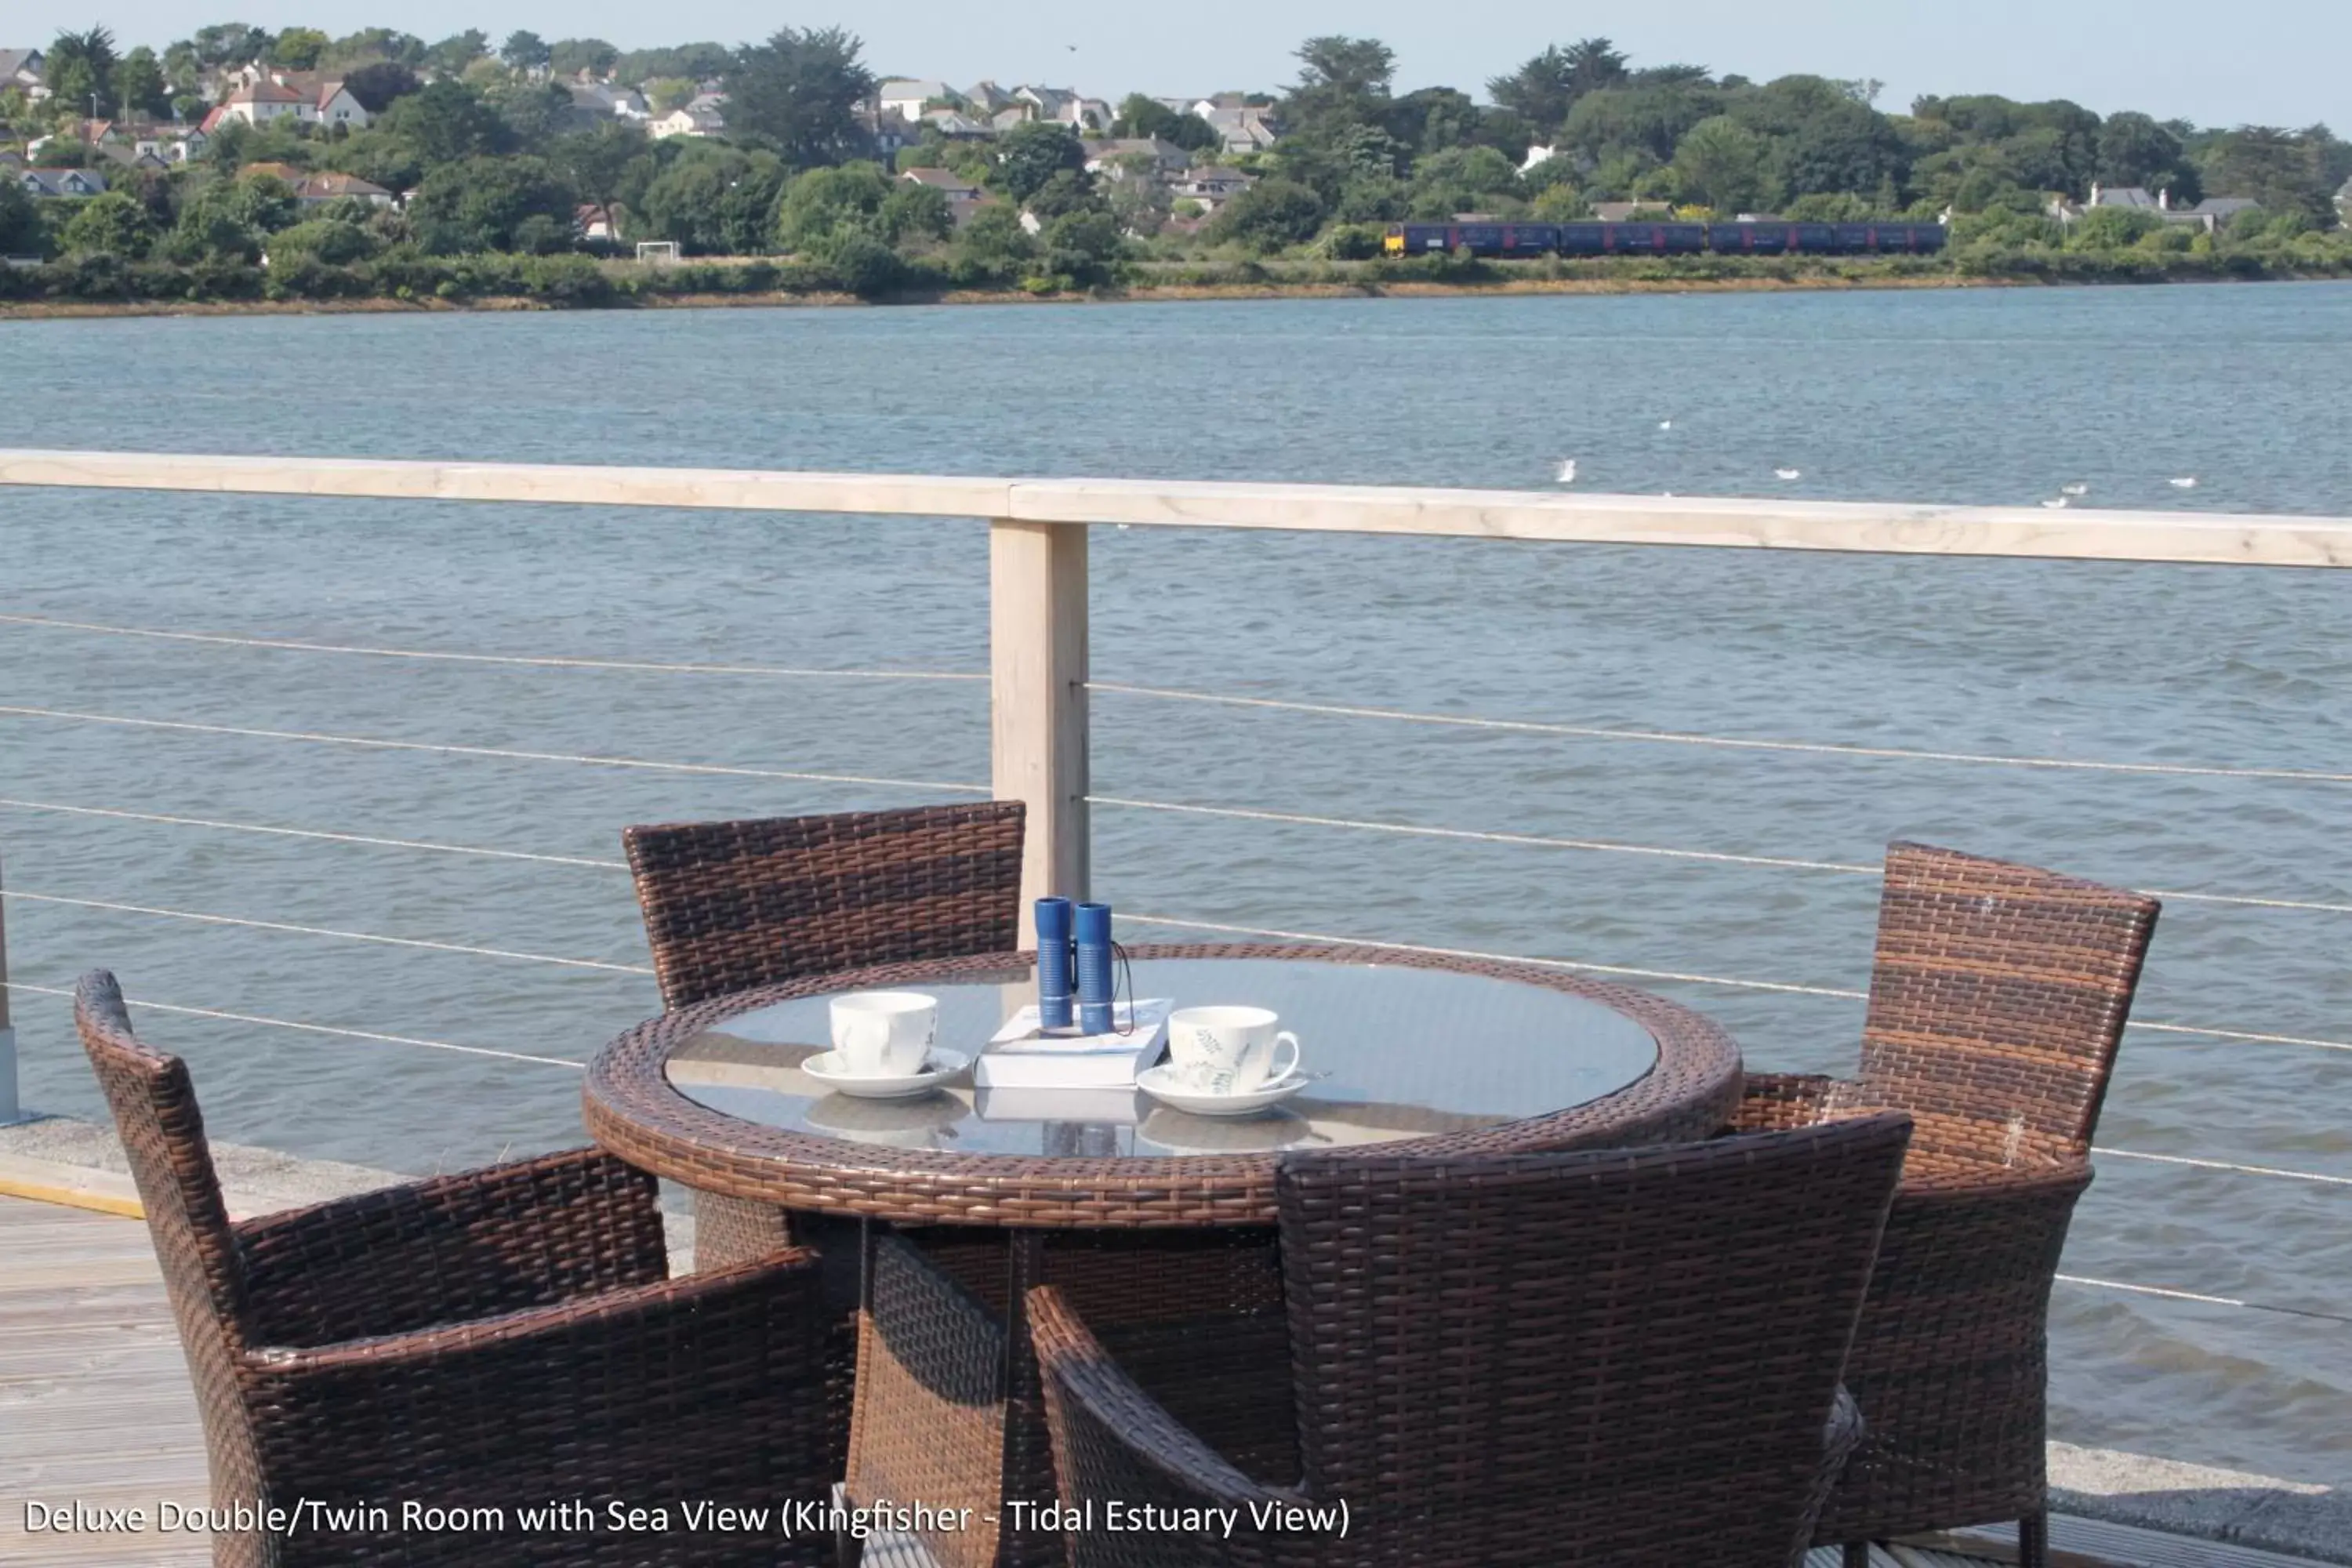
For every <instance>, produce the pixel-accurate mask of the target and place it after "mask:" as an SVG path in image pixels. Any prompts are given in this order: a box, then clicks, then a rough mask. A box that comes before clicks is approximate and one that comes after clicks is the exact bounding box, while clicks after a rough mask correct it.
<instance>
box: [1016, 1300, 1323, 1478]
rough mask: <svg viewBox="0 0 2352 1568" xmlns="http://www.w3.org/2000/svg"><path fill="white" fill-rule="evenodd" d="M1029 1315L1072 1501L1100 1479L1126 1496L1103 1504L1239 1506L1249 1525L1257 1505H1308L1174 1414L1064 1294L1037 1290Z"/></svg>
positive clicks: (1057, 1465)
mask: <svg viewBox="0 0 2352 1568" xmlns="http://www.w3.org/2000/svg"><path fill="white" fill-rule="evenodd" d="M1028 1309H1029V1332H1030V1337H1031V1339H1032V1340H1033V1341H1034V1343H1035V1345H1036V1347H1037V1361H1038V1369H1039V1372H1040V1373H1041V1374H1042V1376H1043V1378H1044V1382H1045V1398H1046V1402H1047V1405H1048V1408H1049V1409H1051V1410H1052V1411H1053V1418H1052V1427H1053V1432H1054V1450H1055V1452H1054V1458H1055V1468H1056V1469H1057V1471H1058V1472H1059V1474H1060V1475H1061V1477H1062V1488H1063V1493H1064V1497H1065V1499H1066V1500H1067V1499H1071V1498H1074V1497H1085V1496H1087V1495H1092V1494H1094V1492H1095V1489H1096V1486H1097V1485H1098V1484H1099V1482H1100V1481H1101V1480H1103V1479H1108V1478H1113V1477H1116V1478H1118V1479H1119V1480H1120V1481H1122V1482H1125V1483H1128V1489H1126V1490H1124V1492H1123V1493H1122V1492H1121V1491H1115V1490H1112V1489H1108V1488H1104V1489H1102V1490H1101V1493H1100V1495H1099V1496H1097V1502H1098V1503H1099V1502H1100V1501H1102V1500H1104V1499H1105V1498H1108V1497H1118V1496H1122V1495H1124V1496H1125V1497H1127V1498H1129V1499H1133V1500H1147V1501H1153V1502H1160V1503H1170V1504H1173V1505H1175V1506H1178V1507H1196V1508H1237V1509H1241V1510H1244V1515H1243V1517H1244V1520H1246V1519H1247V1518H1248V1513H1247V1511H1246V1510H1249V1509H1250V1508H1251V1507H1252V1506H1253V1505H1263V1506H1279V1505H1283V1504H1305V1503H1307V1497H1306V1495H1305V1494H1304V1493H1302V1492H1299V1491H1296V1490H1293V1489H1288V1488H1281V1487H1270V1486H1266V1485H1265V1484H1263V1483H1261V1482H1259V1481H1256V1480H1254V1479H1251V1478H1250V1477H1249V1476H1247V1475H1245V1474H1244V1473H1243V1472H1242V1470H1241V1469H1240V1468H1238V1467H1236V1466H1235V1465H1234V1464H1233V1463H1232V1462H1231V1461H1229V1460H1228V1459H1226V1458H1225V1457H1224V1456H1223V1455H1222V1454H1220V1453H1218V1452H1217V1451H1216V1450H1215V1449H1214V1448H1212V1447H1209V1445H1208V1444H1206V1443H1204V1442H1202V1440H1201V1439H1200V1438H1199V1437H1197V1436H1193V1434H1192V1432H1191V1431H1190V1430H1188V1429H1187V1428H1186V1427H1185V1426H1183V1425H1182V1424H1181V1422H1179V1421H1177V1420H1176V1418H1175V1417H1174V1416H1172V1415H1169V1414H1168V1412H1167V1410H1166V1409H1165V1408H1164V1407H1163V1406H1162V1405H1160V1402H1159V1401H1158V1400H1155V1399H1153V1398H1152V1397H1151V1395H1150V1394H1147V1393H1145V1392H1144V1391H1143V1389H1142V1387H1141V1386H1140V1385H1139V1384H1137V1383H1136V1382H1135V1380H1134V1379H1133V1378H1131V1377H1129V1375H1128V1374H1127V1373H1126V1372H1125V1371H1124V1370H1123V1369H1122V1368H1121V1367H1120V1366H1119V1364H1118V1363H1117V1362H1116V1361H1114V1360H1112V1359H1111V1356H1110V1353H1109V1352H1108V1351H1106V1350H1104V1349H1103V1346H1102V1342H1100V1341H1099V1340H1097V1339H1096V1338H1095V1336H1094V1333H1093V1331H1091V1330H1089V1329H1088V1328H1087V1325H1086V1323H1085V1322H1084V1321H1082V1320H1081V1319H1080V1318H1079V1317H1078V1315H1077V1313H1076V1311H1074V1310H1072V1309H1071V1307H1070V1304H1069V1302H1068V1301H1067V1300H1066V1299H1065V1298H1064V1296H1063V1295H1062V1293H1061V1291H1059V1290H1058V1289H1055V1288H1054V1287H1053V1286H1051V1285H1040V1286H1036V1287H1034V1289H1031V1290H1030V1292H1029V1295H1028ZM1087 1449H1091V1450H1093V1451H1092V1452H1087V1451H1086V1450H1087ZM1097 1512H1099V1509H1098V1510H1097Z"/></svg>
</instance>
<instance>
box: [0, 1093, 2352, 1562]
mask: <svg viewBox="0 0 2352 1568" xmlns="http://www.w3.org/2000/svg"><path fill="white" fill-rule="evenodd" d="M213 1162H214V1164H215V1168H216V1169H217V1170H218V1171H219V1173H220V1179H221V1188H222V1192H223V1194H224V1195H225V1196H226V1198H227V1200H228V1205H229V1210H230V1213H231V1214H232V1215H236V1217H239V1218H243V1217H245V1216H247V1215H256V1214H268V1213H271V1212H273V1211H275V1210H278V1209H284V1208H293V1207H298V1206H300V1205H306V1204H314V1203H321V1202H324V1201H326V1200H328V1199H330V1198H335V1197H341V1196H344V1195H346V1194H352V1193H361V1192H367V1191H370V1190H372V1189H374V1188H377V1187H384V1186H392V1185H394V1184H398V1183H402V1182H407V1181H414V1180H415V1179H416V1178H415V1177H414V1176H410V1175H404V1174H403V1173H399V1172H395V1171H383V1170H376V1169H373V1168H371V1167H369V1166H365V1165H350V1164H344V1163H340V1162H337V1161H332V1160H310V1159H304V1158H300V1157H299V1156H296V1155H292V1154H285V1153H281V1152H278V1151H276V1150H272V1149H258V1148H254V1147H251V1146H249V1145H245V1144H237V1143H215V1144H214V1145H213ZM129 1170H130V1165H129V1163H128V1162H127V1161H126V1160H125V1159H124V1157H123V1153H122V1146H121V1142H119V1141H118V1140H117V1139H116V1137H115V1134H114V1130H113V1129H112V1128H111V1127H106V1126H101V1125H100V1124H98V1123H95V1122H89V1121H76V1120H74V1119H72V1118H68V1117H61V1116H49V1117H39V1116H37V1118H36V1120H33V1121H26V1122H19V1123H17V1124H16V1125H15V1126H11V1127H0V1192H10V1193H13V1194H15V1195H18V1196H25V1197H43V1196H44V1190H46V1192H47V1194H53V1195H49V1196H47V1199H46V1201H50V1202H66V1203H76V1202H77V1198H78V1197H80V1198H86V1199H88V1200H89V1201H85V1202H80V1203H79V1204H78V1206H82V1207H90V1208H100V1209H103V1210H105V1211H106V1212H109V1213H115V1214H123V1213H130V1214H136V1213H137V1212H138V1209H137V1202H136V1200H137V1194H136V1193H135V1192H133V1191H132V1189H131V1184H130V1177H129ZM663 1219H664V1222H665V1224H666V1225H667V1227H668V1232H669V1241H670V1256H671V1259H672V1264H673V1267H674V1268H677V1269H678V1270H679V1271H681V1272H683V1271H685V1270H687V1269H690V1268H692V1267H693V1257H694V1254H693V1247H694V1220H693V1216H692V1215H687V1214H681V1213H677V1212H675V1211H674V1210H673V1209H672V1208H670V1207H669V1205H665V1213H664V1215H663ZM2050 1506H2051V1510H2052V1511H2053V1512H2055V1513H2062V1514H2071V1515H2074V1516H2075V1517H2077V1518H2081V1519H2093V1520H2103V1521H2106V1522H2108V1523H2112V1524H2126V1525H2134V1526H2137V1527H2138V1528H2140V1529H2144V1530H2153V1531H2164V1532H2167V1533H2169V1534H2174V1535H2185V1536H2192V1537H2197V1538H2200V1539H2202V1540H2207V1541H2218V1542H2229V1543H2231V1544H2233V1545H2240V1546H2250V1547H2254V1548H2257V1549H2259V1550H2262V1551H2265V1552H2281V1553H2284V1554H2285V1555H2288V1556H2292V1557H2304V1558H2309V1559H2313V1560H2315V1561H2318V1562H2323V1563H2347V1564H2352V1489H2347V1488H2345V1487H2341V1486H2334V1487H2331V1486H2325V1485H2318V1484H2315V1483H2311V1482H2305V1481H2290V1480H2282V1479H2277V1478H2275V1477H2271V1476H2258V1475H2252V1474H2248V1473H2247V1472H2245V1471H2242V1470H2225V1469H2219V1468H2213V1467H2211V1466H2206V1465H2190V1464H2184V1463H2181V1462H2180V1461H2179V1460H2174V1459H2161V1458H2152V1457H2149V1456H2146V1455H2140V1454H2126V1453H2122V1452H2119V1451H2117V1450H2115V1449H2109V1448H2088V1447H2081V1446H2079V1445H2076V1444H2073V1443H2053V1444H2051V1445H2050Z"/></svg>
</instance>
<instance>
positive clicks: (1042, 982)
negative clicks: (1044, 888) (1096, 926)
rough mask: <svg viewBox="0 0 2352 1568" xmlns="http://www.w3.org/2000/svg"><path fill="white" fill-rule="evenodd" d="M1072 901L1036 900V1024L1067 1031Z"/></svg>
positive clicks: (1069, 1006)
mask: <svg viewBox="0 0 2352 1568" xmlns="http://www.w3.org/2000/svg"><path fill="white" fill-rule="evenodd" d="M1070 911H1071V905H1070V900H1067V899H1040V900H1037V1023H1038V1026H1039V1027H1041V1028H1046V1029H1066V1028H1068V1027H1069V1026H1070V1021H1071V1012H1070V1008H1071V995H1070V978H1071V977H1070Z"/></svg>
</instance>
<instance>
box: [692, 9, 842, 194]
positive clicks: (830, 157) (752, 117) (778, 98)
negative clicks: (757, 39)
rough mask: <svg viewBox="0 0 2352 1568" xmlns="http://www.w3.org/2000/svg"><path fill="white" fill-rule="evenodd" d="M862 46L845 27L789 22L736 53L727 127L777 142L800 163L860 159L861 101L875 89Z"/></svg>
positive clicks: (729, 77) (791, 160)
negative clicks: (801, 25)
mask: <svg viewBox="0 0 2352 1568" xmlns="http://www.w3.org/2000/svg"><path fill="white" fill-rule="evenodd" d="M861 47H863V46H861V45H860V44H859V42H858V40H857V38H856V37H855V36H854V35H853V34H850V33H848V32H846V31H845V30H844V29H842V28H839V27H811V28H806V29H798V28H793V27H783V28H780V29H778V30H777V31H776V32H775V33H774V34H773V35H772V36H771V37H769V39H768V41H767V42H766V43H764V44H751V45H746V46H745V47H743V48H741V49H739V50H737V51H736V55H735V61H734V64H733V66H732V67H730V69H729V70H728V73H727V78H726V81H727V124H728V129H729V130H730V131H731V132H735V133H737V134H739V135H748V136H756V137H759V138H761V139H763V140H765V141H768V142H772V143H774V144H775V147H776V150H777V151H778V152H779V153H782V155H783V158H784V161H785V162H786V163H791V164H793V166H795V167H799V168H809V167H813V166H814V165H816V164H819V163H842V162H844V161H845V160H846V159H849V158H851V157H854V156H856V155H857V154H858V153H862V152H863V151H864V150H865V147H866V140H867V139H866V132H865V130H864V129H863V127H861V126H860V125H859V123H858V120H857V114H856V109H857V104H858V102H859V100H862V99H865V98H867V97H869V96H871V95H872V93H873V91H874V87H875V81H874V73H873V72H871V71H869V70H867V69H866V67H865V66H864V65H862V64H860V63H859V61H858V58H857V56H858V51H859V49H860V48H861Z"/></svg>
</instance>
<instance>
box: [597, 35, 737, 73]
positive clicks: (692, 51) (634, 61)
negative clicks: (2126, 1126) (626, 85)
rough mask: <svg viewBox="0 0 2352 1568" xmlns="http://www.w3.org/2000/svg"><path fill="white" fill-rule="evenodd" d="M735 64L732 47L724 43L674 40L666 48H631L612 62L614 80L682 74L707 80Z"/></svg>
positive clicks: (726, 70)
mask: <svg viewBox="0 0 2352 1568" xmlns="http://www.w3.org/2000/svg"><path fill="white" fill-rule="evenodd" d="M734 64H735V51H734V50H732V49H730V48H729V47H727V46H726V45H724V44H709V43H703V44H677V45H672V46H670V47H667V48H658V49H631V50H629V51H628V52H627V53H626V54H624V55H623V56H622V57H621V58H619V59H617V60H614V62H613V76H614V79H615V80H619V81H629V82H643V81H649V80H651V79H654V78H656V77H673V76H676V77H684V78H686V79H687V80H688V81H708V80H709V79H712V78H713V77H723V76H725V75H726V74H727V73H728V71H729V70H730V69H731V68H733V67H734Z"/></svg>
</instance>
